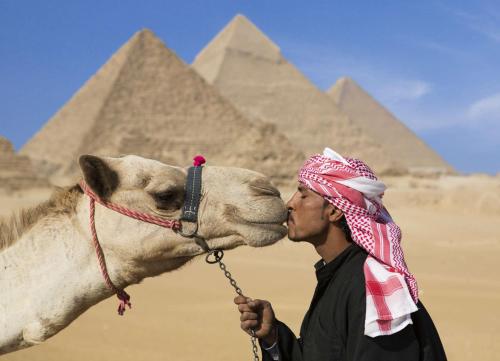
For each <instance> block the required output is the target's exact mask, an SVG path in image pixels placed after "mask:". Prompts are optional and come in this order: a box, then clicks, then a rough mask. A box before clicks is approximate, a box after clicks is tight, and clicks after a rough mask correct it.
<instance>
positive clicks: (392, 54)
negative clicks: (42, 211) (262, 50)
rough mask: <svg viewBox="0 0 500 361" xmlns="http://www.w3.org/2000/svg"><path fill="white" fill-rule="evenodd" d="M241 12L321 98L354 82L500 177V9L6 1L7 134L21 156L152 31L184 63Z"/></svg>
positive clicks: (2, 21)
mask: <svg viewBox="0 0 500 361" xmlns="http://www.w3.org/2000/svg"><path fill="white" fill-rule="evenodd" d="M237 13H242V14H244V15H246V16H247V17H248V18H249V19H250V20H251V21H252V22H254V23H255V24H256V25H257V26H258V27H259V28H260V29H261V30H262V31H264V32H265V33H266V34H267V35H268V36H269V37H270V38H271V39H272V40H273V41H274V42H275V43H276V44H278V46H280V48H281V50H282V52H283V54H284V56H285V57H286V58H287V59H288V60H289V61H290V62H292V63H293V64H294V65H296V66H297V67H298V68H299V69H300V70H301V71H302V72H303V73H305V74H306V76H308V77H309V78H310V79H311V80H312V81H313V82H314V83H315V84H316V85H317V86H318V87H319V88H321V89H327V88H329V87H330V86H331V85H332V84H333V83H334V82H335V81H336V80H337V79H338V78H339V77H341V76H345V75H348V76H350V77H352V78H353V79H354V80H356V81H357V82H358V83H359V84H360V85H361V86H363V87H364V88H365V89H366V90H367V91H368V92H369V93H371V94H372V95H373V96H374V97H375V98H376V99H377V100H379V101H380V102H382V103H383V104H384V105H385V106H387V107H388V108H389V109H390V110H391V111H392V112H393V113H394V114H395V115H396V116H397V117H398V118H399V119H401V120H402V121H403V122H405V123H406V124H407V125H408V126H409V127H410V128H411V129H412V130H414V131H415V132H416V133H417V134H418V135H420V136H421V137H422V138H423V139H424V140H425V141H426V142H427V143H428V144H430V145H431V146H432V147H433V148H434V149H435V150H437V151H438V152H439V153H440V154H441V155H442V156H443V157H444V158H445V159H446V160H447V161H449V162H450V163H451V164H452V165H453V166H455V167H456V169H458V170H459V171H462V172H488V173H491V174H496V173H497V172H500V71H499V70H500V3H499V2H498V1H427V0H425V1H418V2H416V1H400V0H399V1H396V0H394V1H392V0H391V1H386V0H379V1H342V2H341V1H333V0H330V1H309V2H305V1H291V0H288V1H278V0H273V1H269V0H267V1H266V0H263V1H257V0H253V1H249V0H248V1H236V0H233V1H217V0H213V1H189V0H184V1H168V0H167V1H165V0H164V1H127V0H122V1H106V0H100V1H94V0H87V1H63V0H60V1H54V0H45V1H34V0H33V1H23V0H0V99H2V102H1V106H0V134H1V135H4V136H6V137H7V138H9V139H10V140H11V141H12V142H13V143H14V145H15V147H16V148H17V149H19V148H20V147H21V146H22V145H23V144H24V143H25V142H26V141H27V140H28V139H29V138H30V137H31V136H32V135H33V134H34V133H35V132H36V131H37V130H38V129H40V127H41V126H42V125H43V124H44V123H45V122H46V121H47V120H49V119H50V117H51V116H52V115H53V114H54V113H55V112H56V111H57V110H58V109H59V108H60V107H61V106H62V105H63V104H64V103H65V102H66V101H67V100H68V99H69V98H70V97H71V96H72V94H73V93H74V92H75V91H77V90H78V89H79V88H80V87H81V86H82V85H83V83H84V82H85V81H86V80H87V79H88V78H89V77H90V76H92V74H94V73H95V72H96V70H97V69H98V68H99V67H100V66H101V65H103V64H104V63H105V62H106V60H107V59H108V58H109V57H110V56H111V55H112V54H113V53H114V52H115V51H116V50H117V49H118V48H119V47H120V46H121V45H122V44H123V43H124V42H126V41H127V39H128V38H129V37H130V36H132V34H133V33H134V32H136V31H137V30H139V29H141V28H150V29H151V30H153V31H154V32H155V33H156V34H157V35H158V36H159V37H160V38H161V39H163V40H164V41H165V43H166V44H167V46H168V47H169V48H171V49H172V50H174V51H175V52H176V53H177V54H178V55H179V56H180V57H181V58H182V59H184V61H186V62H187V63H191V62H192V60H193V58H194V56H195V55H196V54H197V53H198V52H199V51H200V50H201V49H202V48H203V47H204V46H205V45H206V44H207V43H208V42H209V41H210V40H211V39H212V38H213V36H214V35H215V34H216V33H217V32H218V31H219V30H220V29H221V28H222V27H223V26H225V25H226V24H227V22H229V21H230V20H231V18H232V17H233V16H234V15H236V14H237Z"/></svg>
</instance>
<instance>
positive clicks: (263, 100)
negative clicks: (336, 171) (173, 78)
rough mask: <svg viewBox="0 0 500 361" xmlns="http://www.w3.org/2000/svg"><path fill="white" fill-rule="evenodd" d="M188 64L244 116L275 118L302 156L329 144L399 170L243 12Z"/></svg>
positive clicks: (374, 164)
mask: <svg viewBox="0 0 500 361" xmlns="http://www.w3.org/2000/svg"><path fill="white" fill-rule="evenodd" d="M192 67H193V68H194V69H195V70H196V71H197V72H198V73H200V74H201V75H202V76H203V77H204V78H205V80H207V82H209V83H211V84H213V85H214V86H215V87H217V89H218V90H219V91H220V92H221V93H222V95H223V96H224V97H226V98H228V99H230V100H231V101H232V102H233V104H235V105H236V106H237V108H238V109H239V110H241V111H242V112H243V114H245V115H246V116H247V117H248V118H249V119H251V120H254V119H262V120H264V121H266V122H270V123H274V124H275V125H276V127H277V129H278V130H279V131H281V132H283V133H284V134H285V135H286V136H287V137H288V138H289V139H290V141H291V142H292V143H293V144H294V145H296V146H297V147H298V148H299V149H300V150H301V151H302V152H303V153H304V154H306V155H310V154H315V153H319V152H321V151H322V150H323V148H324V147H325V146H329V147H331V148H333V149H335V150H336V151H338V152H339V153H342V154H344V155H349V156H354V157H359V158H361V159H363V160H365V161H366V162H367V163H368V164H369V165H370V166H371V167H372V168H374V169H375V170H376V171H378V172H380V173H389V172H402V171H403V172H404V167H403V166H402V165H401V164H400V163H399V162H398V161H397V160H394V159H393V158H394V157H390V155H389V154H388V153H387V152H386V151H385V150H384V149H383V147H382V146H381V145H380V144H379V143H378V142H376V141H375V140H374V139H372V138H370V137H369V136H368V135H367V134H365V133H364V132H363V130H362V129H361V128H360V127H358V126H356V125H355V124H354V122H353V121H352V120H351V119H349V117H347V116H346V115H345V114H343V112H342V111H340V109H339V108H338V107H337V106H336V105H335V103H334V102H332V101H331V99H330V98H329V97H328V95H326V94H325V93H324V92H322V91H321V90H319V89H318V88H317V87H316V86H314V85H313V84H312V83H311V82H310V81H309V80H308V79H307V78H306V77H305V76H304V75H303V74H302V73H300V71H298V70H297V68H295V67H294V66H293V65H292V64H290V63H289V62H288V61H287V60H286V59H285V58H284V57H283V56H282V54H281V51H280V49H279V47H278V46H277V45H276V44H274V43H273V42H272V41H271V40H270V39H269V38H268V37H267V36H266V35H264V34H263V33H262V32H261V31H260V30H259V29H258V28H257V27H256V26H255V25H254V24H252V23H251V22H250V21H249V20H248V19H247V18H245V17H244V16H242V15H237V16H236V17H235V18H233V19H232V20H231V22H230V23H229V24H228V25H227V26H226V27H225V28H224V29H223V30H222V31H221V32H220V33H219V34H217V35H216V36H215V38H214V39H213V40H212V41H211V42H210V43H209V44H208V45H207V46H206V47H205V48H204V49H203V50H202V51H201V52H200V53H199V54H198V55H197V56H196V58H195V60H194V62H193V64H192Z"/></svg>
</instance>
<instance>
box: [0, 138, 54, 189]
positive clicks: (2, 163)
mask: <svg viewBox="0 0 500 361" xmlns="http://www.w3.org/2000/svg"><path fill="white" fill-rule="evenodd" d="M43 186H48V182H47V180H45V179H43V178H41V177H39V176H38V175H37V174H36V172H35V170H34V169H33V166H32V164H31V161H30V159H29V158H28V157H26V156H21V155H18V154H16V153H15V151H14V147H13V146H12V143H10V142H9V141H8V140H7V138H4V137H2V136H0V189H1V190H3V191H13V190H19V189H26V188H31V187H43Z"/></svg>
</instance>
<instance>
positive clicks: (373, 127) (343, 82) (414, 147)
mask: <svg viewBox="0 0 500 361" xmlns="http://www.w3.org/2000/svg"><path fill="white" fill-rule="evenodd" d="M327 94H328V95H330V97H331V98H332V99H333V100H334V102H335V104H337V106H338V107H339V108H340V109H341V110H342V111H343V112H344V113H346V114H347V115H348V116H349V118H351V119H352V120H353V121H354V122H355V123H356V124H357V125H358V126H359V127H361V128H362V129H363V130H364V131H365V132H366V133H367V134H368V135H369V136H371V137H372V138H374V139H377V140H378V141H379V142H381V143H382V145H383V147H384V149H386V150H387V151H388V152H389V153H391V154H394V155H396V156H397V157H398V159H399V160H400V161H401V162H402V163H403V164H404V165H405V166H406V167H408V169H409V170H410V171H417V172H419V171H423V172H445V173H447V172H453V168H452V167H451V166H450V165H449V164H448V163H446V161H444V160H443V159H442V158H441V157H440V156H439V155H438V154H437V153H436V152H434V151H433V150H432V149H431V148H430V147H429V146H428V145H427V144H425V143H424V142H423V141H422V140H421V139H420V138H419V137H418V136H417V135H415V134H414V133H413V132H412V131H411V130H410V129H408V128H407V127H406V126H405V125H404V124H403V123H402V122H400V121H399V120H398V119H397V118H396V117H394V115H392V114H391V113H390V112H389V111H388V110H387V109H386V108H384V107H383V106H382V105H381V104H380V103H378V102H377V101H376V100H375V99H373V98H372V97H371V96H370V95H369V94H368V93H367V92H365V91H364V90H363V89H362V88H361V87H360V86H359V85H358V84H357V83H356V82H355V81H354V80H352V79H350V78H347V77H346V78H341V79H339V80H338V81H337V82H336V83H335V85H333V86H332V87H331V88H330V89H329V90H328V92H327Z"/></svg>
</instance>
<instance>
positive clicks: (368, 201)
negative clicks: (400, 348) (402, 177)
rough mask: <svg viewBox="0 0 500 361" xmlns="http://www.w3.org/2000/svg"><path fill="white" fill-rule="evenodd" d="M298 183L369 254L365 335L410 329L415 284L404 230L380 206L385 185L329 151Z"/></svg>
mask: <svg viewBox="0 0 500 361" xmlns="http://www.w3.org/2000/svg"><path fill="white" fill-rule="evenodd" d="M299 182H300V183H302V184H304V185H305V186H306V187H308V188H309V189H311V190H313V191H315V192H317V193H319V194H321V195H322V196H323V197H325V199H326V200H327V201H328V202H330V203H332V204H333V205H334V206H335V207H337V208H339V209H340V210H342V212H343V213H344V215H345V218H346V221H347V224H348V226H349V229H350V230H351V235H352V239H353V241H354V242H355V243H356V244H358V245H359V246H360V247H362V248H363V249H365V250H366V251H367V252H368V254H369V255H368V257H367V259H366V262H365V265H364V274H365V280H366V318H365V335H367V336H371V337H375V336H380V335H390V334H393V333H395V332H398V331H399V330H401V329H403V328H404V327H406V326H407V325H408V324H411V323H412V320H411V317H410V314H411V313H412V312H415V311H417V306H416V305H415V304H416V302H417V300H418V288H417V282H416V280H415V278H414V277H413V275H412V274H411V273H410V272H409V271H408V268H407V266H406V263H405V260H404V257H403V250H402V248H401V230H400V228H399V227H398V226H397V225H396V224H395V223H394V221H393V220H392V218H391V216H390V215H389V212H387V210H386V209H385V207H384V206H383V204H382V199H381V197H382V196H383V194H384V191H385V189H386V187H385V185H384V184H383V183H382V182H380V181H378V180H377V178H376V177H375V174H374V173H373V171H372V170H371V169H370V168H369V167H368V166H367V165H366V164H365V163H363V162H362V161H360V160H358V159H354V158H344V157H342V156H341V155H339V154H338V153H336V152H334V151H333V150H331V149H329V148H325V150H324V152H323V155H319V154H318V155H314V156H312V157H311V158H309V159H308V160H307V161H306V162H305V163H304V165H303V167H302V168H301V169H300V171H299Z"/></svg>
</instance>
